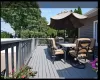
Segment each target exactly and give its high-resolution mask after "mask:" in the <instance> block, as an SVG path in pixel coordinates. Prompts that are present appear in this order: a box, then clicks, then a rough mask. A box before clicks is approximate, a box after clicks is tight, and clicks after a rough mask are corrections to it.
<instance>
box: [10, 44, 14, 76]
mask: <svg viewBox="0 0 100 80" xmlns="http://www.w3.org/2000/svg"><path fill="white" fill-rule="evenodd" d="M11 61H12V71H13V70H14V46H13V45H12V47H11ZM13 75H14V74H13V72H12V76H13Z"/></svg>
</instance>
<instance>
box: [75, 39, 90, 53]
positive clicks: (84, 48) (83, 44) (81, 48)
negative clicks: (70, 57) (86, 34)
mask: <svg viewBox="0 0 100 80" xmlns="http://www.w3.org/2000/svg"><path fill="white" fill-rule="evenodd" d="M90 45H91V40H90V39H89V38H80V39H77V41H76V48H77V50H78V54H84V53H85V54H86V55H87V53H88V50H89V47H90Z"/></svg>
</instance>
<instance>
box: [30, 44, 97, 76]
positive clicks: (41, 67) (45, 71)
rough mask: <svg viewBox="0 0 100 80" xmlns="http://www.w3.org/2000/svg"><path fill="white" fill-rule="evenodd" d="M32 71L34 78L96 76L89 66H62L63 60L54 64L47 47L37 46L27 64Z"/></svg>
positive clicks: (66, 64)
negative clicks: (34, 74)
mask: <svg viewBox="0 0 100 80" xmlns="http://www.w3.org/2000/svg"><path fill="white" fill-rule="evenodd" d="M28 65H29V66H30V67H32V68H33V71H37V72H38V73H37V74H36V76H35V77H34V78H96V77H97V74H96V72H94V71H93V70H92V68H91V67H90V65H89V64H86V68H85V69H77V68H74V67H72V66H71V65H70V64H69V62H66V63H65V64H64V62H63V60H62V59H61V60H56V61H55V62H54V64H53V63H52V60H51V58H50V55H49V53H48V50H47V46H38V47H37V48H36V50H35V51H34V53H33V55H32V58H31V60H30V62H29V64H28Z"/></svg>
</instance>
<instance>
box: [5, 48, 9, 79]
mask: <svg viewBox="0 0 100 80" xmlns="http://www.w3.org/2000/svg"><path fill="white" fill-rule="evenodd" d="M8 62H9V60H8V48H6V49H5V65H6V76H8V77H9V65H8V64H9V63H8Z"/></svg>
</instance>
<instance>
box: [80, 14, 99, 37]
mask: <svg viewBox="0 0 100 80" xmlns="http://www.w3.org/2000/svg"><path fill="white" fill-rule="evenodd" d="M95 20H98V15H96V16H94V17H91V18H88V19H87V20H86V21H85V22H84V26H83V27H81V28H80V29H79V37H80V38H83V37H85V38H93V22H94V21H95Z"/></svg>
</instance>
